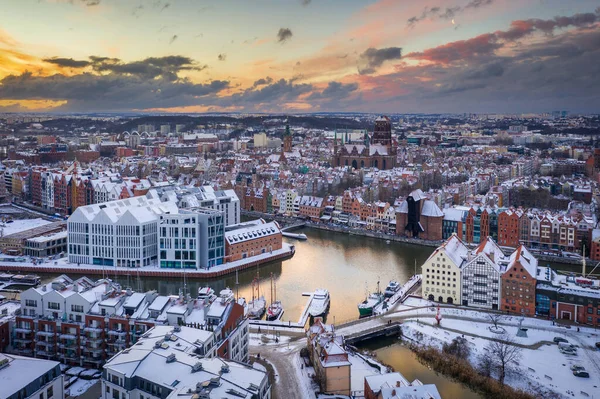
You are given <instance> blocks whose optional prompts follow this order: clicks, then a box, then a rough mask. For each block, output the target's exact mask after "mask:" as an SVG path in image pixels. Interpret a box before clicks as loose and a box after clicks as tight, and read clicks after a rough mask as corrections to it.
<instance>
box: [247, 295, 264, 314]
mask: <svg viewBox="0 0 600 399" xmlns="http://www.w3.org/2000/svg"><path fill="white" fill-rule="evenodd" d="M266 308H267V301H266V300H265V297H264V296H261V297H258V298H254V299H253V300H251V301H250V302H249V303H248V318H249V319H260V318H262V317H263V315H264V314H265V310H266Z"/></svg>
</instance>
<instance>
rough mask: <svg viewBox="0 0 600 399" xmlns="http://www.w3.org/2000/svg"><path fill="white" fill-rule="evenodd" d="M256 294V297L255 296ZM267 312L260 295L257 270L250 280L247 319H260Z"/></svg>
mask: <svg viewBox="0 0 600 399" xmlns="http://www.w3.org/2000/svg"><path fill="white" fill-rule="evenodd" d="M255 294H256V295H255ZM266 310H267V301H266V300H265V297H264V295H263V296H261V295H260V276H259V275H258V270H257V271H256V277H254V280H252V300H251V301H250V302H248V318H250V319H261V318H262V317H263V315H264V314H265V311H266Z"/></svg>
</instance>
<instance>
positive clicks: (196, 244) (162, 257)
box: [158, 208, 225, 269]
mask: <svg viewBox="0 0 600 399" xmlns="http://www.w3.org/2000/svg"><path fill="white" fill-rule="evenodd" d="M223 219H224V218H223V213H222V212H220V211H216V210H212V209H206V208H192V209H181V210H180V211H179V213H176V214H163V215H160V221H159V226H158V227H159V228H158V239H159V262H160V263H159V264H160V267H162V268H175V269H208V268H211V267H213V266H217V265H220V264H222V263H223V258H224V256H225V244H224V232H225V225H224V220H223Z"/></svg>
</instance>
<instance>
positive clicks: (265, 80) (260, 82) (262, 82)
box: [252, 76, 273, 87]
mask: <svg viewBox="0 0 600 399" xmlns="http://www.w3.org/2000/svg"><path fill="white" fill-rule="evenodd" d="M271 83H273V78H271V77H270V76H267V77H266V78H261V79H258V80H257V81H255V82H254V84H253V85H252V87H258V86H262V85H268V84H271Z"/></svg>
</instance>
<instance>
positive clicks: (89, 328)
mask: <svg viewBox="0 0 600 399" xmlns="http://www.w3.org/2000/svg"><path fill="white" fill-rule="evenodd" d="M83 331H85V332H95V333H100V332H102V331H104V329H102V328H100V327H94V326H87V327H85V328H84V329H83Z"/></svg>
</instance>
